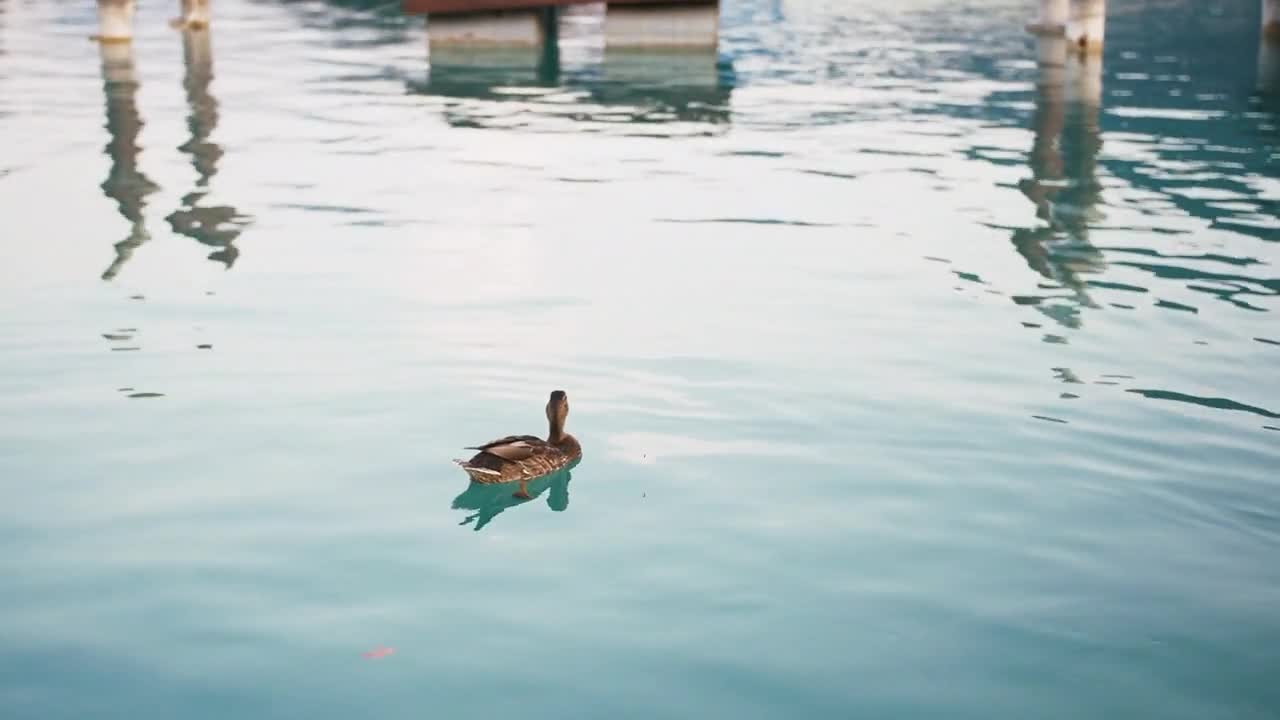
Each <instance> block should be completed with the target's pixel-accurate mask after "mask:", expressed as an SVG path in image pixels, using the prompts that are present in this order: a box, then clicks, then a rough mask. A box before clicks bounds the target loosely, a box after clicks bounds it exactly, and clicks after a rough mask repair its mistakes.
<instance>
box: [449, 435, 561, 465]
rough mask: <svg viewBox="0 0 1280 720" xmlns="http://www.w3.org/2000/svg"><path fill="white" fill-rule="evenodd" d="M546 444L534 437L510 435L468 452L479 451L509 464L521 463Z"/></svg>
mask: <svg viewBox="0 0 1280 720" xmlns="http://www.w3.org/2000/svg"><path fill="white" fill-rule="evenodd" d="M546 444H547V443H546V441H545V440H543V439H542V438H539V437H534V436H533V435H508V436H507V437H504V438H499V439H497V440H491V441H490V442H487V443H485V444H483V445H477V446H475V447H469V448H467V450H479V451H480V452H482V453H488V454H490V455H493V456H495V457H499V458H502V459H503V460H506V461H507V462H519V461H521V460H525V459H528V458H529V457H532V456H533V454H534V453H535V452H537V451H538V450H539V449H540V448H542V447H543V446H545V445H546Z"/></svg>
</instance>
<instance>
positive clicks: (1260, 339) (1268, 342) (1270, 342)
mask: <svg viewBox="0 0 1280 720" xmlns="http://www.w3.org/2000/svg"><path fill="white" fill-rule="evenodd" d="M1254 340H1257V341H1258V342H1260V343H1263V344H1265V345H1276V346H1280V340H1269V339H1267V338H1264V337H1256V338H1254Z"/></svg>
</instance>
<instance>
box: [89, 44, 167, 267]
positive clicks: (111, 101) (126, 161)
mask: <svg viewBox="0 0 1280 720" xmlns="http://www.w3.org/2000/svg"><path fill="white" fill-rule="evenodd" d="M98 48H99V52H100V53H101V56H102V88H103V92H104V94H105V95H106V113H107V133H108V134H109V135H110V138H111V139H110V140H109V141H108V142H107V146H106V148H105V150H106V153H107V157H108V158H110V159H111V169H110V170H109V171H108V174H107V179H106V180H105V181H104V182H103V183H102V185H101V187H102V192H103V193H104V194H105V195H106V196H107V197H108V198H110V199H112V200H114V201H115V203H116V207H117V209H118V210H119V212H120V215H121V216H122V217H124V219H125V220H126V221H128V223H129V235H128V237H126V238H125V239H124V240H121V241H120V242H118V243H116V244H115V252H116V257H115V259H114V260H112V261H111V265H110V266H108V267H107V269H106V270H105V271H104V272H103V273H102V279H103V280H111V279H112V278H114V277H115V276H116V275H117V274H118V273H119V272H120V269H121V268H122V267H124V264H125V263H127V262H128V261H129V258H130V257H132V256H133V251H134V250H135V249H137V248H138V246H140V245H142V244H143V243H145V242H146V241H147V240H149V239H150V235H148V233H147V228H146V221H145V218H144V213H143V210H144V209H145V207H146V198H147V196H148V195H150V194H152V193H154V192H156V191H157V190H159V189H160V187H159V186H158V185H156V184H155V183H154V182H152V181H151V180H150V179H149V178H148V177H147V176H146V175H144V174H143V173H142V171H141V170H139V169H138V154H139V153H140V152H141V148H139V146H138V133H139V132H141V130H142V116H141V115H140V114H139V113H138V103H137V100H136V96H137V94H138V80H137V72H136V70H135V68H134V62H133V43H129V42H106V41H103V42H99V43H98Z"/></svg>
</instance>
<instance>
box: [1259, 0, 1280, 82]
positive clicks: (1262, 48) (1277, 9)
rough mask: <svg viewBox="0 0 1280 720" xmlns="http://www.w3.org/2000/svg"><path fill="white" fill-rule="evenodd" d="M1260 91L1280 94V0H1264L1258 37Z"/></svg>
mask: <svg viewBox="0 0 1280 720" xmlns="http://www.w3.org/2000/svg"><path fill="white" fill-rule="evenodd" d="M1258 92H1261V93H1264V94H1267V95H1280V0H1262V37H1260V38H1258Z"/></svg>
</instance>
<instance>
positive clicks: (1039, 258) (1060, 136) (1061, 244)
mask: <svg viewBox="0 0 1280 720" xmlns="http://www.w3.org/2000/svg"><path fill="white" fill-rule="evenodd" d="M1037 43H1038V51H1039V57H1038V63H1037V69H1038V76H1037V81H1036V97H1035V115H1034V119H1033V121H1032V122H1033V131H1034V133H1035V140H1034V141H1033V145H1032V149H1031V157H1030V160H1031V171H1032V177H1030V178H1027V179H1024V180H1023V181H1021V182H1020V183H1019V189H1021V190H1022V192H1023V194H1024V195H1026V196H1027V198H1028V199H1029V200H1031V201H1032V202H1033V203H1034V204H1035V206H1036V217H1038V218H1040V219H1041V220H1044V221H1045V222H1046V223H1047V224H1046V225H1043V226H1039V227H1035V228H1019V229H1017V230H1015V231H1014V233H1013V245H1014V248H1015V249H1016V250H1017V251H1018V253H1019V254H1020V255H1022V256H1023V258H1025V259H1026V261H1027V265H1028V266H1030V267H1031V269H1032V270H1034V271H1036V272H1037V273H1039V274H1040V275H1042V276H1044V278H1045V279H1047V280H1050V281H1052V282H1054V283H1055V284H1058V285H1061V286H1062V287H1064V288H1066V289H1068V290H1070V291H1071V296H1070V298H1069V300H1070V302H1069V304H1068V305H1056V306H1055V305H1042V306H1040V310H1041V311H1042V312H1044V313H1045V314H1047V315H1049V316H1051V317H1052V318H1053V319H1055V320H1056V321H1058V322H1059V323H1061V324H1063V325H1065V326H1068V327H1078V326H1079V324H1080V321H1079V316H1078V308H1079V307H1081V306H1083V307H1096V303H1095V302H1094V301H1093V300H1092V298H1090V297H1089V294H1088V292H1087V288H1088V281H1087V280H1086V279H1085V278H1084V277H1082V276H1083V275H1087V274H1092V273H1098V272H1100V271H1101V270H1102V269H1103V268H1104V267H1105V260H1104V258H1103V256H1102V253H1101V252H1100V251H1099V250H1098V249H1097V248H1096V247H1094V246H1093V244H1092V243H1091V242H1090V241H1089V226H1090V224H1091V223H1095V222H1096V221H1098V220H1099V219H1101V213H1100V212H1099V211H1098V209H1097V205H1098V204H1099V203H1100V201H1101V194H1102V193H1101V190H1102V185H1101V183H1100V182H1099V181H1098V177H1097V165H1098V153H1099V151H1100V150H1101V148H1102V141H1101V130H1100V127H1099V122H1098V118H1099V114H1100V112H1101V101H1102V60H1101V58H1099V57H1096V56H1088V55H1082V54H1078V53H1076V52H1074V51H1073V50H1071V48H1070V47H1069V45H1068V43H1067V40H1066V38H1063V37H1052V36H1041V37H1039V38H1037Z"/></svg>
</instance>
